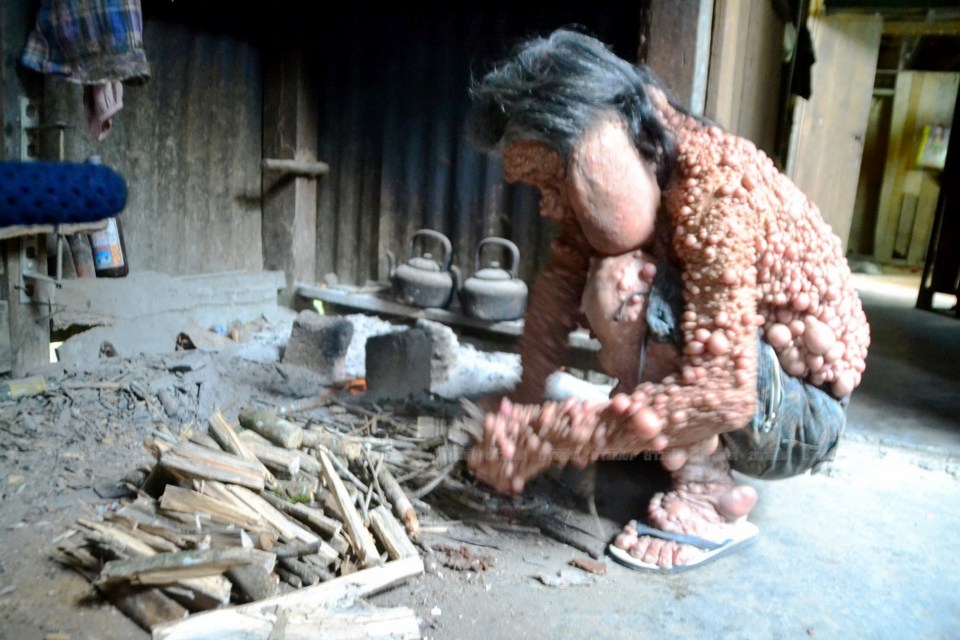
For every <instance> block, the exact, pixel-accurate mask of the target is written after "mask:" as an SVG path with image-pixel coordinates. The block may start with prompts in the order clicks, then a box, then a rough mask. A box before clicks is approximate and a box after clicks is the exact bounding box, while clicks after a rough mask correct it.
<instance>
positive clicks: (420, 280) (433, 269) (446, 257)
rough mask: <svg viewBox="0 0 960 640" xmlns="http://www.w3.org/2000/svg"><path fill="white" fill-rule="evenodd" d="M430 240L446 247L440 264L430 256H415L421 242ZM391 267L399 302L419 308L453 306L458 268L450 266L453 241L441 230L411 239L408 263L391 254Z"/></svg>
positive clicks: (425, 231) (391, 279) (421, 233)
mask: <svg viewBox="0 0 960 640" xmlns="http://www.w3.org/2000/svg"><path fill="white" fill-rule="evenodd" d="M418 239H421V242H420V245H421V249H422V248H423V246H422V245H423V244H424V241H426V240H428V239H430V240H433V241H435V242H436V243H439V244H440V245H441V246H442V248H443V257H442V258H441V259H440V260H439V261H438V260H437V259H436V258H434V257H433V255H432V254H430V253H421V254H419V255H417V254H416V253H415V250H416V245H417V240H418ZM386 255H387V261H388V263H389V265H390V283H391V284H392V286H393V295H394V298H396V300H397V302H401V303H403V304H408V305H412V306H415V307H425V308H426V307H441V308H442V307H446V306H447V305H448V304H450V299H451V298H452V297H453V292H454V290H455V289H456V286H457V283H458V282H459V274H458V272H457V270H456V267H451V266H450V261H451V259H452V257H453V249H452V248H451V246H450V240H449V239H447V237H446V236H445V235H443V234H442V233H440V232H439V231H433V230H431V229H420V230H419V231H417V232H416V233H414V234H413V237H411V238H410V248H409V256H408V259H407V262H406V263H404V264H402V265H399V266H398V265H397V260H396V257H395V256H394V254H393V252H391V251H387V252H386Z"/></svg>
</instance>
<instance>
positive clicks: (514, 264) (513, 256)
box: [476, 236, 520, 278]
mask: <svg viewBox="0 0 960 640" xmlns="http://www.w3.org/2000/svg"><path fill="white" fill-rule="evenodd" d="M491 244H495V245H499V246H501V247H503V248H504V249H506V250H507V251H508V252H509V253H510V277H512V278H516V277H517V273H518V272H519V269H520V250H519V249H518V248H517V245H515V244H514V243H512V242H510V241H509V240H507V239H506V238H497V237H492V236H491V237H489V238H484V239H483V240H481V241H480V244H478V245H477V258H476V262H477V264H476V270H477V271H479V270H480V253H481V251H482V250H483V248H484V247H485V246H487V245H491Z"/></svg>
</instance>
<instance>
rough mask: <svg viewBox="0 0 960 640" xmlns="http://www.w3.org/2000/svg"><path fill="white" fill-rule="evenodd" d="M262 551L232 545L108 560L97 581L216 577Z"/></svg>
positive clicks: (136, 582)
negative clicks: (221, 547)
mask: <svg viewBox="0 0 960 640" xmlns="http://www.w3.org/2000/svg"><path fill="white" fill-rule="evenodd" d="M263 553H266V552H264V551H257V550H255V549H242V548H236V547H235V548H231V549H207V550H204V551H200V550H196V549H194V550H190V551H174V552H172V553H158V554H156V555H153V556H148V557H141V558H131V559H128V560H111V561H110V562H108V563H107V564H105V565H104V566H103V569H102V570H101V571H100V577H99V578H97V584H98V585H110V584H113V583H116V582H126V583H129V584H133V585H159V584H171V583H173V582H182V581H183V580H189V579H191V578H203V577H206V576H218V575H220V574H222V573H223V572H224V571H226V570H227V569H229V568H231V567H236V566H240V565H244V564H254V563H258V562H259V561H260V558H258V556H257V555H256V554H263ZM271 555H272V554H271Z"/></svg>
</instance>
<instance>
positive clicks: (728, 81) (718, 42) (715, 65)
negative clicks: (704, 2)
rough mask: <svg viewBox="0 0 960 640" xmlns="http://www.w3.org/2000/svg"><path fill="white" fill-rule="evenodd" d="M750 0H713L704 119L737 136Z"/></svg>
mask: <svg viewBox="0 0 960 640" xmlns="http://www.w3.org/2000/svg"><path fill="white" fill-rule="evenodd" d="M750 1H751V0H746V1H741V0H716V2H715V5H714V20H713V36H712V38H711V42H710V75H709V80H708V83H707V99H706V105H705V109H704V113H705V115H706V116H707V117H708V118H710V119H712V120H714V121H715V122H718V123H720V125H721V126H723V127H725V128H727V129H729V130H730V131H732V132H734V133H736V130H735V129H734V128H733V127H734V126H735V125H736V123H737V102H738V96H739V95H740V92H741V90H740V87H741V83H742V79H743V77H742V74H741V73H740V67H741V64H742V56H743V55H744V50H745V48H746V37H747V34H746V29H747V22H748V19H747V17H748V16H749V13H748V10H749V6H748V4H749V2H750Z"/></svg>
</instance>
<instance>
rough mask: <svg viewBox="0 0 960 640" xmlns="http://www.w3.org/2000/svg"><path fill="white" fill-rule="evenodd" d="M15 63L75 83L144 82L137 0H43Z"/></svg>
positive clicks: (147, 73)
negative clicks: (18, 62) (18, 61)
mask: <svg viewBox="0 0 960 640" xmlns="http://www.w3.org/2000/svg"><path fill="white" fill-rule="evenodd" d="M20 62H21V63H22V64H23V65H24V66H25V67H27V68H28V69H33V70H34V71H39V72H40V73H45V74H53V75H59V76H64V77H65V78H66V79H67V80H69V81H71V82H76V83H78V84H91V85H100V84H104V83H109V82H128V83H136V84H140V83H143V82H146V80H147V79H148V78H149V77H150V66H149V64H148V63H147V56H146V54H145V53H144V50H143V12H142V11H141V8H140V0H42V2H41V5H40V10H39V11H38V13H37V24H36V27H35V28H34V29H33V31H32V32H31V33H30V36H29V38H28V39H27V43H26V45H25V46H24V49H23V53H22V55H21V57H20Z"/></svg>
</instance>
